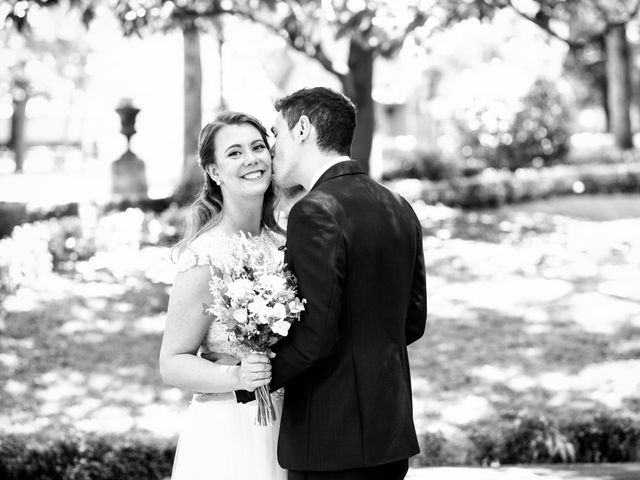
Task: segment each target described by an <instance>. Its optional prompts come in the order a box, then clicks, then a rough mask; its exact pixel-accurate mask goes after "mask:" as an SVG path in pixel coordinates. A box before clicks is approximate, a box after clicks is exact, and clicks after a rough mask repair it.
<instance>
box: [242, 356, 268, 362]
mask: <svg viewBox="0 0 640 480" xmlns="http://www.w3.org/2000/svg"><path fill="white" fill-rule="evenodd" d="M242 362H243V363H259V364H268V363H269V357H267V356H266V355H263V354H262V353H250V354H248V355H245V356H244V357H242Z"/></svg>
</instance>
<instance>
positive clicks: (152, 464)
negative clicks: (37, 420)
mask: <svg viewBox="0 0 640 480" xmlns="http://www.w3.org/2000/svg"><path fill="white" fill-rule="evenodd" d="M174 453H175V443H174V442H169V441H163V440H158V439H152V438H145V437H140V438H135V439H126V438H122V437H116V436H96V437H90V436H83V435H72V436H67V437H62V438H55V439H47V438H45V437H42V436H38V437H27V436H23V435H7V436H4V437H0V478H2V479H3V480H124V479H132V480H133V479H135V480H161V479H164V478H168V477H170V476H171V467H172V465H173V456H174Z"/></svg>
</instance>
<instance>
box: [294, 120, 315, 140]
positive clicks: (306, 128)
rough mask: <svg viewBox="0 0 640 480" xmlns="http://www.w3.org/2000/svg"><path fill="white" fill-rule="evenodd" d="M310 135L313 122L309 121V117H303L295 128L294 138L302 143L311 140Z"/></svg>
mask: <svg viewBox="0 0 640 480" xmlns="http://www.w3.org/2000/svg"><path fill="white" fill-rule="evenodd" d="M310 133H311V122H310V121H309V117H307V116H306V115H301V116H300V118H299V119H298V122H297V123H296V125H295V127H293V136H294V138H296V139H297V140H298V141H301V142H302V141H304V140H306V139H307V138H309V134H310Z"/></svg>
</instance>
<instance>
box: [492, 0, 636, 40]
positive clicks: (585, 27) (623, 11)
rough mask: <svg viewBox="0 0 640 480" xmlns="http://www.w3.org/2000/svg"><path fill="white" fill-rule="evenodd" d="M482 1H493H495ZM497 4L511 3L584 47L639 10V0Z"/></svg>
mask: <svg viewBox="0 0 640 480" xmlns="http://www.w3.org/2000/svg"><path fill="white" fill-rule="evenodd" d="M483 2H484V3H493V2H492V0H483ZM498 3H500V4H502V5H508V6H510V7H511V8H513V9H514V10H515V11H516V12H518V13H519V14H520V15H521V16H523V17H524V18H526V19H527V20H529V21H531V22H533V23H535V24H536V25H538V26H539V27H540V28H542V29H544V30H546V31H547V32H548V33H549V34H551V35H552V36H554V37H555V38H558V39H560V40H563V41H564V42H565V43H567V44H568V45H569V46H570V47H572V48H581V47H584V46H585V45H587V44H589V43H591V42H593V41H595V40H597V39H598V37H599V36H601V35H602V34H604V33H605V32H606V31H607V30H608V29H609V28H610V26H611V25H617V24H624V23H627V22H629V21H630V20H632V19H633V18H635V17H636V16H637V15H638V11H639V9H640V3H639V2H637V1H636V0H592V1H589V2H584V1H580V0H561V1H557V0H531V1H529V2H523V3H521V2H516V1H513V0H499V2H498ZM567 27H569V28H567Z"/></svg>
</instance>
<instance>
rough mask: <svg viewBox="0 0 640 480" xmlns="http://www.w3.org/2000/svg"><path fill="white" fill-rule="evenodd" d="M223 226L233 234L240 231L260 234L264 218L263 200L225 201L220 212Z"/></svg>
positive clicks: (220, 226)
mask: <svg viewBox="0 0 640 480" xmlns="http://www.w3.org/2000/svg"><path fill="white" fill-rule="evenodd" d="M220 215H221V217H220V223H219V224H218V225H219V228H221V229H222V230H223V231H225V232H226V233H229V234H231V235H233V234H235V233H238V232H240V231H242V232H244V233H247V234H250V235H259V234H260V224H261V220H262V201H260V202H234V201H228V202H224V204H223V206H222V211H221V212H220Z"/></svg>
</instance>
